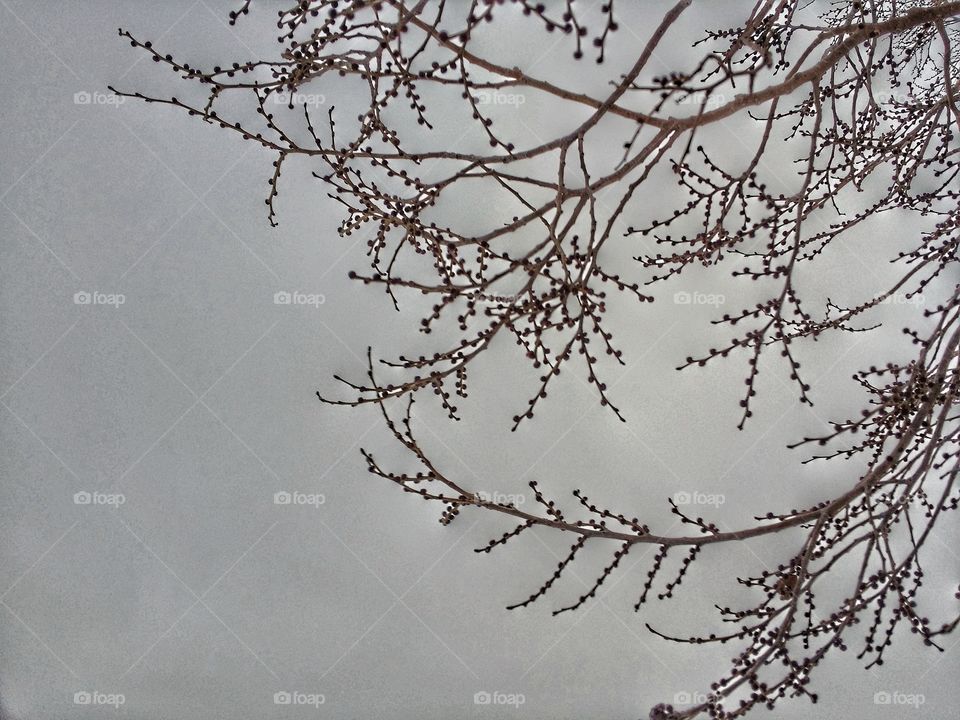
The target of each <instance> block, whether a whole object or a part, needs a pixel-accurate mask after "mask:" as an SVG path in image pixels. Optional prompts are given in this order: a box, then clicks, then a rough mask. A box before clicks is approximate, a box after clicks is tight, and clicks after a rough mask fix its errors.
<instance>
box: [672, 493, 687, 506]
mask: <svg viewBox="0 0 960 720" xmlns="http://www.w3.org/2000/svg"><path fill="white" fill-rule="evenodd" d="M690 500H691V497H690V493H688V492H686V491H680V492H678V493H674V495H673V501H674V502H675V503H676V504H677V505H689V504H690Z"/></svg>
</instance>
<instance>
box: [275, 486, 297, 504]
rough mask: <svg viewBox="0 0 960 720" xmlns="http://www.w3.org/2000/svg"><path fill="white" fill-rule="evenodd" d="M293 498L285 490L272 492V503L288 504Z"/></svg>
mask: <svg viewBox="0 0 960 720" xmlns="http://www.w3.org/2000/svg"><path fill="white" fill-rule="evenodd" d="M292 500H293V496H292V495H291V494H290V493H288V492H287V491H286V490H281V491H280V492H276V493H274V494H273V504H274V505H289V504H290V503H291V501H292Z"/></svg>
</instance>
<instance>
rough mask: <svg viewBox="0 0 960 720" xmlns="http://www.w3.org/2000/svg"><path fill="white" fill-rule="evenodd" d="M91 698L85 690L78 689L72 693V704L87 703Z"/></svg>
mask: <svg viewBox="0 0 960 720" xmlns="http://www.w3.org/2000/svg"><path fill="white" fill-rule="evenodd" d="M92 700H93V696H92V695H91V694H90V693H88V692H87V691H86V690H78V691H77V692H75V693H74V694H73V704H74V705H89V704H90V702H91V701H92Z"/></svg>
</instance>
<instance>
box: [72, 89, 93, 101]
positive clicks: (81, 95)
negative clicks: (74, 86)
mask: <svg viewBox="0 0 960 720" xmlns="http://www.w3.org/2000/svg"><path fill="white" fill-rule="evenodd" d="M91 100H92V97H91V95H90V93H88V92H87V91H86V90H81V91H80V92H75V93H74V94H73V104H74V105H89V104H90V101H91Z"/></svg>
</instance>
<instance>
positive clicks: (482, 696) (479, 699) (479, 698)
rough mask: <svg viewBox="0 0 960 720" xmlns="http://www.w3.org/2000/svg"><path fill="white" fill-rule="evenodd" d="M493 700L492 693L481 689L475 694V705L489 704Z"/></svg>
mask: <svg viewBox="0 0 960 720" xmlns="http://www.w3.org/2000/svg"><path fill="white" fill-rule="evenodd" d="M490 700H491V696H490V693H488V692H486V691H485V690H481V691H480V692H478V693H476V694H475V695H474V696H473V704H474V705H489V704H490Z"/></svg>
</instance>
